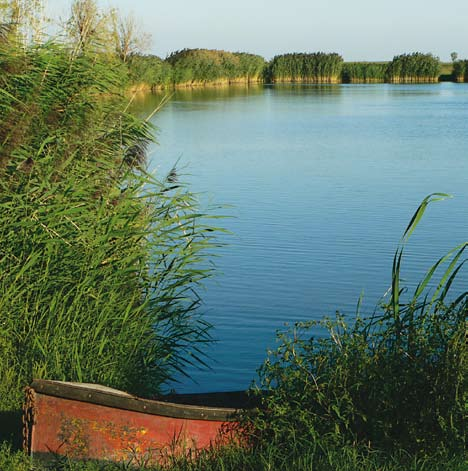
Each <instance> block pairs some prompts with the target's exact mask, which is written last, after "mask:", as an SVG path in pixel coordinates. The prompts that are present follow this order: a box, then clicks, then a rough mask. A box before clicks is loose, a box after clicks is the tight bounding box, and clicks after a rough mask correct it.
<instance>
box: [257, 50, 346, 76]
mask: <svg viewBox="0 0 468 471" xmlns="http://www.w3.org/2000/svg"><path fill="white" fill-rule="evenodd" d="M342 66H343V58H342V57H341V56H340V55H339V54H336V53H324V52H316V53H311V54H308V53H292V54H283V55H279V56H275V57H274V58H273V59H272V61H271V62H270V64H269V67H268V70H267V71H266V77H267V80H268V81H271V82H303V83H337V82H339V81H340V74H341V69H342Z"/></svg>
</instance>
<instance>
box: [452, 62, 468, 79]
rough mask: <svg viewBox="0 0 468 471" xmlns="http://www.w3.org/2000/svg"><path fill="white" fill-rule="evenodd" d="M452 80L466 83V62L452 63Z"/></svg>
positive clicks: (467, 77)
mask: <svg viewBox="0 0 468 471" xmlns="http://www.w3.org/2000/svg"><path fill="white" fill-rule="evenodd" d="M452 78H453V80H454V81H455V82H468V60H466V59H464V60H458V61H455V62H454V63H453V71H452Z"/></svg>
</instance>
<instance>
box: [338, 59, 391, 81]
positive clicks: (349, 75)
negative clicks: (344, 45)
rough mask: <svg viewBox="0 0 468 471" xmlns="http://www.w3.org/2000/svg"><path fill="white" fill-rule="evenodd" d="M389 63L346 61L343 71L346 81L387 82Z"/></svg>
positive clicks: (342, 75)
mask: <svg viewBox="0 0 468 471" xmlns="http://www.w3.org/2000/svg"><path fill="white" fill-rule="evenodd" d="M387 67H388V63H385V62H382V63H381V62H345V63H344V65H343V70H342V73H341V81H342V82H344V83H382V82H385V78H386V71H387Z"/></svg>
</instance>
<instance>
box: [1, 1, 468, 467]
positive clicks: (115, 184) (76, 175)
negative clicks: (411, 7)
mask: <svg viewBox="0 0 468 471" xmlns="http://www.w3.org/2000/svg"><path fill="white" fill-rule="evenodd" d="M5 5H6V6H5ZM5 5H3V4H2V7H1V8H2V10H0V12H1V13H2V26H1V28H0V90H1V93H0V110H1V113H0V124H1V125H0V222H1V224H0V252H1V254H2V255H1V257H0V293H1V295H0V313H1V317H0V326H1V329H0V358H1V362H0V420H1V422H0V432H1V433H0V435H1V436H2V438H4V437H5V436H8V435H9V432H10V431H9V429H8V427H6V426H5V423H6V419H5V418H6V417H17V416H18V414H17V413H18V411H19V410H20V408H21V403H22V399H23V398H22V396H23V388H24V386H25V385H27V384H28V383H29V382H30V381H31V380H32V378H33V377H37V378H50V379H55V380H65V381H83V382H97V383H101V384H104V385H108V386H113V387H116V388H119V389H123V390H127V391H130V392H134V393H137V394H139V395H147V396H151V395H153V394H154V393H156V392H158V391H159V390H160V389H161V387H162V385H163V384H164V383H165V382H166V381H167V380H168V379H169V378H170V377H171V376H173V375H174V374H175V373H180V372H182V373H183V371H184V367H185V366H186V365H187V363H188V362H192V363H199V364H200V362H202V350H201V349H202V347H203V344H204V343H205V342H207V341H208V340H209V325H207V323H206V322H205V321H204V319H203V317H201V316H200V314H199V309H198V307H199V303H200V298H199V297H198V295H197V287H198V286H199V284H200V283H202V282H203V280H204V279H206V277H207V276H210V275H211V269H210V268H209V264H207V263H206V262H207V257H208V256H209V254H210V250H211V249H212V248H213V246H214V244H215V240H214V239H213V234H215V233H216V229H215V228H214V227H212V225H211V224H209V221H210V219H209V218H208V217H207V216H205V215H204V214H203V213H202V212H200V209H199V207H198V205H197V199H196V196H195V195H193V194H192V193H191V192H190V191H189V189H187V188H186V187H184V186H183V185H182V184H181V183H180V182H179V181H178V176H177V172H176V170H174V171H172V172H171V173H170V174H169V175H167V176H161V177H160V178H159V179H158V180H156V179H155V178H154V177H153V176H151V175H149V174H148V173H147V172H146V170H145V151H146V148H147V146H148V145H149V143H150V142H151V141H152V139H153V137H152V133H153V129H152V128H151V126H150V125H149V124H148V123H147V122H146V121H142V120H139V119H137V118H135V117H134V116H132V115H131V114H129V113H128V112H127V108H128V100H127V99H126V98H125V97H123V96H122V95H121V92H122V83H124V84H125V85H126V86H127V85H128V84H129V83H131V82H132V81H133V80H135V83H136V79H137V75H135V76H134V79H132V80H129V81H128V82H122V78H123V77H128V75H126V74H128V71H129V69H128V66H129V64H130V65H131V64H134V65H135V70H137V68H138V67H140V69H139V70H140V71H141V74H142V76H144V72H145V67H146V64H148V63H151V64H152V66H151V67H153V69H148V70H147V71H146V72H147V73H148V74H149V75H148V77H149V78H148V80H149V79H150V77H151V76H152V74H153V73H154V74H156V73H158V74H161V77H163V78H162V79H161V80H160V79H157V80H156V79H151V80H156V81H155V82H154V83H155V84H158V85H159V84H163V85H166V84H176V83H177V84H180V85H187V84H191V85H196V84H207V83H212V82H216V81H218V83H219V82H223V80H228V82H229V81H249V80H258V79H260V77H261V75H262V74H263V73H264V70H265V69H264V68H265V62H264V61H263V59H261V58H259V57H258V56H253V55H249V54H240V53H236V54H231V53H223V52H222V51H221V52H220V51H217V52H214V51H203V50H197V51H195V52H194V51H188V50H184V51H180V52H178V53H175V54H174V55H172V56H171V57H170V58H168V60H167V61H162V60H159V59H157V58H154V57H146V58H144V57H143V56H140V55H138V54H136V53H135V52H130V53H124V52H123V50H122V48H121V50H120V53H118V51H117V52H116V50H113V52H112V53H111V52H110V51H109V49H108V48H107V47H106V44H104V45H103V42H102V39H103V37H108V36H105V34H107V33H105V31H104V32H103V31H100V32H99V34H94V33H95V32H96V31H98V29H99V24H105V23H106V22H105V21H104V17H103V16H101V15H100V14H97V13H96V10H94V9H93V8H94V6H95V4H93V2H92V1H91V0H83V1H76V2H75V3H74V10H73V12H74V14H73V16H72V18H71V19H70V22H68V24H67V27H68V32H67V34H66V35H65V37H66V40H64V41H63V42H60V43H58V42H52V41H51V42H45V41H41V40H39V39H37V37H36V33H38V31H40V28H37V24H36V18H35V17H34V15H32V16H25V15H21V14H19V11H18V9H17V8H16V7H17V2H7V3H6V4H5ZM25 18H26V19H27V18H29V20H28V21H29V23H21V21H20V19H25ZM96 20H99V21H98V23H96V22H95V21H96ZM91 22H93V23H91ZM93 25H94V26H93ZM91 26H92V27H91ZM94 28H97V29H94ZM104 33H105V34H104ZM103 35H104V36H103ZM121 46H122V44H121ZM413 56H415V55H413ZM275 59H276V62H275ZM275 59H274V60H273V61H272V62H273V63H274V67H271V69H270V71H269V72H268V74H270V77H276V80H283V79H287V78H289V79H292V77H293V78H294V80H298V81H302V80H311V81H315V80H317V81H318V80H319V81H323V82H326V83H328V82H332V81H335V80H337V81H338V80H339V77H340V74H341V73H342V71H343V70H344V69H343V60H342V58H341V57H340V56H339V55H337V54H322V53H318V54H315V55H314V54H302V55H301V54H292V55H284V56H277V57H276V58H275ZM407 59H408V57H407V56H405V57H403V58H402V57H401V56H398V58H396V59H394V64H393V66H392V67H393V68H392V69H391V70H392V73H394V75H392V77H398V78H399V79H398V80H400V79H401V78H402V77H409V78H411V79H413V78H418V77H420V78H422V79H425V78H427V77H429V78H431V77H432V78H433V77H434V73H435V70H436V62H437V61H436V59H435V58H433V57H432V58H431V57H427V56H421V55H417V57H412V58H410V59H408V60H407ZM405 60H406V62H405ZM138 61H140V63H139V65H138ZM418 61H420V62H418ZM406 63H408V64H413V65H412V66H411V67H410V66H409V65H404V64H406ZM418 64H419V65H421V64H427V67H422V66H421V67H422V69H421V70H420V69H418V67H419V65H418ZM413 66H414V67H413ZM175 69H177V70H179V72H180V75H178V76H175V75H174V73H175V72H174V70H175ZM151 70H152V72H151ZM359 73H361V74H362V75H364V72H359ZM357 74H358V72H356V75H357ZM376 74H377V72H376ZM424 74H426V75H424ZM139 78H140V79H141V77H139ZM145 81H146V80H145ZM443 198H444V195H433V196H431V197H428V198H427V199H425V200H424V201H423V203H422V204H421V206H420V207H419V208H418V210H417V212H416V213H415V215H414V217H413V218H412V220H411V222H410V224H409V225H408V228H407V230H406V232H405V234H404V236H403V239H402V242H401V245H400V246H399V248H398V250H397V252H396V254H395V257H394V262H393V267H392V288H391V290H390V293H389V295H388V296H387V297H386V298H385V299H384V300H383V301H382V303H381V305H379V306H378V308H377V309H376V312H375V315H374V316H372V317H371V318H367V319H363V318H360V317H358V318H357V319H356V320H355V321H350V320H347V319H345V318H343V317H339V316H338V317H337V318H335V319H332V320H325V321H323V322H321V323H320V327H321V328H322V332H323V334H324V335H323V336H321V337H319V338H315V337H314V336H313V335H312V334H311V328H312V327H317V326H316V325H314V324H312V323H306V324H298V325H296V326H294V327H292V328H291V329H290V330H287V331H285V332H282V333H279V337H278V338H279V347H278V349H277V350H276V351H274V352H271V353H270V354H269V355H268V358H267V359H266V361H265V363H264V365H263V366H261V368H260V370H259V379H258V387H257V388H253V391H252V393H253V394H255V393H256V392H257V393H258V391H262V393H263V392H264V391H265V390H267V391H268V394H265V395H264V396H263V402H262V405H261V407H259V408H258V409H257V410H255V411H254V413H249V414H245V415H244V416H242V417H240V420H241V424H242V425H243V427H242V428H241V430H240V432H241V433H243V434H244V435H243V436H244V437H245V439H246V440H247V443H248V444H249V446H248V447H234V446H233V447H231V448H224V449H212V450H208V451H206V452H202V453H200V454H199V455H198V456H194V457H191V458H174V462H172V463H171V464H170V469H172V470H210V469H211V470H218V469H223V470H229V469H230V470H239V469H244V470H272V469H276V470H288V469H290V470H295V471H296V470H298V471H300V470H310V469H317V470H319V471H320V470H322V471H328V470H330V471H331V470H338V469H340V470H349V471H351V470H353V471H355V470H366V471H367V470H375V471H377V470H380V471H384V470H386V471H397V470H398V471H399V470H401V469H407V470H411V471H423V470H438V469H440V470H446V469H451V470H453V471H462V470H466V467H467V462H468V458H467V454H466V445H467V418H468V407H467V404H468V381H467V373H468V371H467V370H468V350H467V348H468V347H467V342H466V335H467V312H468V295H467V293H452V292H451V289H452V286H453V285H454V280H455V279H456V277H457V275H458V274H459V273H460V271H461V269H462V268H463V265H464V263H465V261H466V260H465V251H466V247H467V244H462V245H460V246H458V247H456V248H455V249H454V250H452V251H451V252H450V253H448V254H447V255H446V256H444V257H442V258H441V259H440V260H439V261H437V262H436V264H435V265H434V266H433V267H430V268H429V270H428V272H427V275H426V276H425V277H424V278H423V279H422V280H421V283H420V284H419V285H418V286H417V288H416V289H415V290H414V292H412V293H409V292H408V291H406V290H405V287H404V286H403V285H402V281H401V275H400V269H401V266H402V264H403V263H404V250H405V246H406V244H407V242H408V239H409V237H410V236H411V234H412V232H413V231H414V229H415V228H416V225H417V223H418V222H419V220H420V219H421V217H422V216H423V213H424V211H425V210H426V208H427V207H428V205H429V203H431V202H432V201H434V200H437V199H443ZM133 465H136V466H137V467H140V468H141V469H148V467H146V466H145V464H144V463H141V462H140V463H137V462H134V463H125V464H121V465H118V464H111V463H94V462H85V463H79V462H76V463H75V462H72V461H68V460H67V459H62V458H57V461H56V462H55V463H52V464H51V465H50V466H49V467H48V468H45V467H42V469H44V470H45V469H57V470H70V471H71V470H76V471H78V470H88V471H93V470H94V471H97V470H107V471H110V470H119V469H120V470H122V469H129V468H130V467H131V466H133ZM32 466H33V464H32V463H31V460H30V458H29V457H27V456H26V455H25V454H23V453H22V452H19V451H12V449H11V443H10V444H4V445H2V446H1V447H0V469H1V470H2V471H21V470H26V469H28V470H29V469H31V468H32ZM34 468H35V469H37V470H39V471H40V470H41V465H40V464H34Z"/></svg>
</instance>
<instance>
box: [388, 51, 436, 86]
mask: <svg viewBox="0 0 468 471" xmlns="http://www.w3.org/2000/svg"><path fill="white" fill-rule="evenodd" d="M440 71H441V64H440V60H439V58H438V57H435V56H433V55H432V54H422V53H420V52H414V53H412V54H401V55H399V56H395V57H394V58H393V60H392V61H391V62H390V63H389V64H388V67H387V70H386V78H387V81H388V82H390V83H433V82H438V81H439V75H440Z"/></svg>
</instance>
